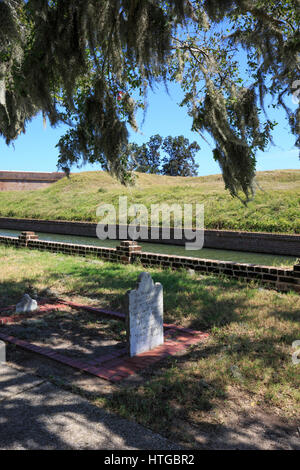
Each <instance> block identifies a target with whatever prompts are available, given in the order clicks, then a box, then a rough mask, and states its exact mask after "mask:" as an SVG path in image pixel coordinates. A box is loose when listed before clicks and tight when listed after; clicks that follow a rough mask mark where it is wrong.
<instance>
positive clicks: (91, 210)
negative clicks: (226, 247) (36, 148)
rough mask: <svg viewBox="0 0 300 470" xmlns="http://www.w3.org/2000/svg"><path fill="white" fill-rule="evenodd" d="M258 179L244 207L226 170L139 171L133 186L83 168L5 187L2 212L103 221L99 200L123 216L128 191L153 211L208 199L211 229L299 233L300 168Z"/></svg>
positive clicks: (131, 200) (264, 174) (0, 199)
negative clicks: (47, 182) (42, 183)
mask: <svg viewBox="0 0 300 470" xmlns="http://www.w3.org/2000/svg"><path fill="white" fill-rule="evenodd" d="M257 182H258V183H259V186H260V188H261V190H257V193H256V196H255V199H254V200H253V201H252V202H250V203H249V205H248V207H246V208H245V207H244V206H243V205H242V204H241V202H240V201H239V200H237V199H234V198H232V197H231V196H230V194H229V193H228V191H225V189H224V182H223V179H222V177H221V175H213V176H205V177H195V178H183V177H171V176H158V175H146V174H138V175H137V180H136V185H135V186H134V187H124V186H122V185H121V184H120V183H118V182H117V181H116V180H115V179H113V178H112V177H111V176H109V175H108V174H107V173H105V172H101V171H98V172H83V173H77V174H73V175H71V177H70V179H68V178H63V179H62V180H60V181H58V182H57V183H55V184H53V185H51V186H50V187H48V188H46V189H42V190H37V191H26V192H24V191H22V192H21V191H5V192H0V216H1V217H21V218H36V219H50V220H70V221H90V222H96V221H97V222H98V221H99V220H100V219H99V218H97V215H96V209H97V207H98V206H99V205H100V204H103V203H104V204H107V203H108V204H113V205H114V207H115V208H116V211H117V215H118V210H119V196H127V198H128V204H129V205H130V204H144V205H145V206H146V207H147V209H148V212H149V214H150V207H151V205H152V204H159V203H166V204H174V203H175V204H176V203H177V204H183V203H198V204H204V208H205V227H206V228H208V229H209V228H212V229H228V230H246V231H265V232H279V233H299V232H300V217H299V212H300V170H278V171H267V172H258V173H257ZM129 221H130V220H129ZM150 222H151V221H150V220H149V223H150Z"/></svg>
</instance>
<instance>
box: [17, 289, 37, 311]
mask: <svg viewBox="0 0 300 470" xmlns="http://www.w3.org/2000/svg"><path fill="white" fill-rule="evenodd" d="M36 310H38V304H37V301H36V300H34V299H32V298H31V297H30V296H29V295H28V294H24V296H23V297H22V300H21V301H20V302H19V303H18V304H17V305H16V313H30V312H35V311H36Z"/></svg>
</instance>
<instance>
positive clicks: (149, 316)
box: [126, 272, 164, 356]
mask: <svg viewBox="0 0 300 470" xmlns="http://www.w3.org/2000/svg"><path fill="white" fill-rule="evenodd" d="M126 328H127V343H128V353H129V355H130V356H136V355H137V354H140V353H142V352H145V351H150V350H151V349H154V348H155V347H156V346H159V345H160V344H163V342H164V332H163V287H162V285H161V284H160V283H158V282H156V283H155V284H154V282H153V280H152V278H151V276H150V274H149V273H146V272H144V273H141V274H140V276H139V278H138V284H137V287H136V289H133V290H131V291H129V292H128V293H127V315H126Z"/></svg>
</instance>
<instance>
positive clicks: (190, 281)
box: [0, 247, 300, 443]
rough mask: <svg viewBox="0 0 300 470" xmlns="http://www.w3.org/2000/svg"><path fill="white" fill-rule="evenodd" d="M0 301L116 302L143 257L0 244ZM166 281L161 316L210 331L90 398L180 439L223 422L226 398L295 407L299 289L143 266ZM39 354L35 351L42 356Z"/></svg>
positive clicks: (290, 410)
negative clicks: (135, 380)
mask: <svg viewBox="0 0 300 470" xmlns="http://www.w3.org/2000/svg"><path fill="white" fill-rule="evenodd" d="M0 258H1V261H2V266H5V269H1V272H0V304H1V305H2V306H3V305H9V304H14V303H16V302H17V301H18V300H19V299H20V297H21V296H22V295H23V293H24V292H25V291H26V292H28V293H29V294H30V293H31V294H32V293H33V292H37V293H38V294H39V295H44V294H43V291H44V290H45V289H46V288H51V289H52V291H54V292H56V293H57V294H58V295H60V296H61V297H65V298H68V299H73V300H75V301H80V302H81V303H86V304H93V305H98V306H103V307H108V306H109V307H110V308H112V309H120V310H123V307H124V304H123V302H124V294H125V293H126V291H127V290H128V289H131V288H133V287H135V284H136V280H137V277H138V275H139V273H140V272H141V271H142V268H141V267H140V266H135V265H129V266H125V265H119V264H112V263H106V262H102V261H99V260H95V259H85V258H79V257H71V256H65V255H61V254H52V253H46V252H38V251H29V250H26V249H18V250H16V249H13V248H6V247H0ZM149 272H150V273H151V275H152V276H153V278H154V280H155V281H158V282H161V283H162V284H163V287H164V309H165V313H164V315H165V318H164V319H165V321H166V322H167V323H176V324H178V325H182V326H185V327H190V328H194V329H198V330H203V331H207V332H209V333H210V338H209V339H208V340H207V341H206V342H204V343H202V344H199V345H196V346H194V347H192V348H190V349H189V350H188V351H187V352H186V353H185V354H184V355H183V356H180V357H173V358H171V359H168V360H164V361H163V362H162V363H161V364H160V365H156V366H155V367H153V368H152V369H148V370H147V371H145V372H143V376H144V382H143V383H142V384H140V385H135V386H132V387H129V388H124V387H120V388H118V390H117V391H115V392H114V393H113V394H112V395H110V396H109V395H107V394H103V395H101V393H99V394H98V396H97V397H96V399H94V403H96V404H98V405H99V406H104V407H106V408H107V409H109V410H113V411H115V412H117V413H118V414H120V415H121V416H123V417H126V418H129V419H135V420H137V421H138V422H140V423H142V424H144V425H146V426H148V427H150V428H152V429H153V430H155V431H158V432H160V433H163V434H164V435H165V436H167V437H170V438H172V439H174V440H178V441H180V442H187V443H191V441H192V440H193V439H192V437H191V431H190V430H191V429H194V427H195V426H196V427H197V426H198V427H200V428H201V426H210V427H212V428H214V427H216V428H217V427H218V426H219V425H220V424H224V423H225V424H226V419H227V418H226V416H227V414H226V413H228V410H230V409H231V407H234V406H238V407H239V408H238V409H239V411H241V412H242V409H245V408H246V409H248V410H249V409H250V410H262V411H263V412H270V413H273V414H276V415H278V416H279V417H282V418H286V419H289V420H293V419H296V418H297V417H298V418H299V415H300V365H299V364H298V365H295V364H293V363H292V353H293V351H294V350H293V349H292V343H293V342H294V341H295V340H299V339H300V297H299V295H298V294H296V293H293V292H290V293H279V292H276V291H274V290H266V289H262V288H261V286H259V285H255V284H250V285H249V284H244V283H241V282H238V281H234V280H230V279H225V278H224V279H222V278H217V277H214V276H203V275H201V276H200V275H194V276H193V275H189V274H188V273H187V272H184V271H180V272H171V271H168V270H159V269H149ZM41 360H42V359H41Z"/></svg>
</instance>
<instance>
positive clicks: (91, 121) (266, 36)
mask: <svg viewBox="0 0 300 470" xmlns="http://www.w3.org/2000/svg"><path fill="white" fill-rule="evenodd" d="M298 5H299V3H298V1H297V0H285V1H281V2H278V1H275V0H271V1H266V0H253V1H249V0H241V1H236V0H222V1H219V0H209V1H204V0H194V1H192V0H191V1H189V0H168V1H162V0H115V1H111V0H101V1H99V0H27V1H25V0H2V1H0V133H1V134H2V135H3V136H4V138H5V139H6V142H7V143H10V142H11V141H12V140H14V139H15V138H16V137H17V136H18V135H19V133H20V132H24V131H25V129H26V125H27V123H28V121H30V119H32V117H33V116H35V115H36V114H37V113H38V112H40V111H42V112H43V113H44V116H45V117H48V118H49V120H50V123H51V125H55V124H57V123H59V122H66V123H69V124H70V126H71V127H70V131H68V132H67V134H66V135H65V136H64V137H63V138H62V139H61V140H60V142H59V149H60V155H59V165H60V167H64V168H67V167H68V166H70V165H72V164H74V163H75V164H79V163H80V162H81V161H83V162H84V161H91V162H96V161H98V162H100V163H101V164H102V165H103V166H104V167H105V168H107V169H108V170H109V171H111V172H112V173H115V174H116V175H117V176H119V177H120V178H121V179H123V180H125V179H126V177H127V173H126V171H125V169H126V164H125V163H126V162H124V161H122V155H125V154H126V146H127V144H128V131H127V127H126V124H127V123H129V124H130V125H131V126H132V127H133V128H136V123H135V120H134V112H135V108H136V103H135V102H134V101H133V100H132V98H131V96H130V94H131V91H132V90H133V89H136V88H140V89H141V90H145V89H146V88H147V86H148V85H150V86H151V84H153V83H154V81H155V80H160V79H164V80H167V79H177V80H180V81H181V83H182V87H183V89H184V91H185V92H186V96H185V100H184V102H185V104H187V105H188V108H189V112H190V114H191V115H192V116H193V129H194V130H196V131H200V132H203V131H208V132H209V133H210V134H211V136H212V137H213V139H214V141H215V144H216V148H215V150H214V156H215V158H216V160H217V161H218V162H219V164H220V166H221V169H222V172H223V176H224V180H225V184H226V187H227V188H228V189H229V190H230V191H231V193H232V194H233V195H238V193H239V191H240V190H242V191H243V192H244V194H245V195H246V199H248V198H249V197H250V196H251V191H252V186H253V178H254V175H255V150H256V149H257V148H261V149H263V148H265V145H266V143H267V142H268V141H269V139H270V131H271V130H272V123H271V122H270V121H269V120H267V121H266V122H265V124H264V125H262V124H261V122H260V108H261V107H262V106H263V99H264V96H265V95H266V94H267V93H271V94H273V96H274V97H276V98H277V102H278V104H279V105H282V106H284V107H285V109H286V111H287V112H288V115H289V119H290V124H291V129H292V131H293V132H294V133H295V135H299V121H300V119H299V109H298V111H294V112H292V111H290V110H289V109H288V107H287V106H286V103H285V101H284V97H285V95H287V94H288V93H290V92H291V90H292V87H293V86H294V84H295V82H296V80H297V76H298V75H297V74H299V63H298V62H297V57H298V56H297V54H298V51H299V9H298V8H297V7H298ZM223 20H224V21H225V22H227V24H228V27H229V28H233V29H232V30H231V31H230V33H228V35H227V37H224V36H223V35H220V34H219V32H218V30H216V32H209V31H210V26H211V25H218V24H220V22H221V21H223ZM178 26H180V34H183V39H182V37H181V38H180V35H179V33H178ZM187 27H188V28H189V29H187ZM188 31H189V32H188ZM240 46H242V47H243V48H244V49H245V51H246V53H247V58H248V65H249V68H250V69H251V73H252V83H251V84H250V85H249V84H248V85H247V86H246V85H245V84H244V83H243V79H241V77H240V76H239V74H238V67H237V63H236V61H235V57H234V53H235V52H237V50H238V47H240ZM231 50H232V51H233V52H232V53H231ZM120 91H122V92H123V95H122V99H121V100H118V99H117V96H118V93H119V92H120ZM199 93H200V94H202V96H201V97H200V98H201V99H200V100H199ZM298 143H299V142H298Z"/></svg>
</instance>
